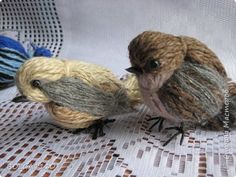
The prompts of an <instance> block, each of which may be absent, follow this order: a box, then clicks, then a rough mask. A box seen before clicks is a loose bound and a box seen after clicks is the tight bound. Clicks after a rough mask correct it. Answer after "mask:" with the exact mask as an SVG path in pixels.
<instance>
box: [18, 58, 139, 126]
mask: <svg viewBox="0 0 236 177" xmlns="http://www.w3.org/2000/svg"><path fill="white" fill-rule="evenodd" d="M129 78H130V81H131V82H129V81H128V79H125V80H124V81H120V80H119V79H118V78H117V77H115V76H114V74H113V73H112V72H111V71H109V70H108V69H106V68H104V67H101V66H98V65H94V64H91V63H87V62H83V61H73V60H60V59H56V58H50V59H49V58H45V57H36V58H33V59H31V60H29V61H27V62H25V63H24V64H23V65H22V66H21V68H20V69H19V70H18V72H17V76H16V84H17V87H18V90H19V91H20V92H21V94H22V95H24V96H26V97H27V98H28V99H29V100H31V101H34V102H41V103H44V104H45V107H46V109H47V110H48V112H49V113H50V114H51V116H52V117H53V118H54V119H55V121H56V122H57V123H58V124H60V125H61V126H62V127H65V128H73V129H78V128H87V127H89V126H91V125H92V124H93V123H94V122H95V121H96V120H100V119H103V118H108V116H111V115H116V114H122V113H127V112H130V111H132V110H133V107H134V106H136V105H137V104H139V103H140V102H139V101H138V100H140V99H138V98H140V94H139V92H138V87H137V81H136V78H135V76H130V77H129ZM35 81H36V82H39V83H40V85H39V86H38V87H35V86H34V84H32V83H33V82H35Z"/></svg>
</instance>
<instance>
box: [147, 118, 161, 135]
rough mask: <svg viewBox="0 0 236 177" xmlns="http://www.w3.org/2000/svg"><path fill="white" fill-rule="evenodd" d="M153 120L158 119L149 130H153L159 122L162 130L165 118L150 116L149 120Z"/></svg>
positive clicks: (159, 127) (159, 129)
mask: <svg viewBox="0 0 236 177" xmlns="http://www.w3.org/2000/svg"><path fill="white" fill-rule="evenodd" d="M152 120H157V121H156V122H155V123H153V124H152V126H151V127H150V128H149V129H148V130H149V131H151V130H152V128H153V127H155V126H156V125H157V124H159V125H158V131H159V132H160V131H161V130H162V128H163V122H164V120H165V119H164V118H163V117H152V118H149V119H148V120H147V121H152Z"/></svg>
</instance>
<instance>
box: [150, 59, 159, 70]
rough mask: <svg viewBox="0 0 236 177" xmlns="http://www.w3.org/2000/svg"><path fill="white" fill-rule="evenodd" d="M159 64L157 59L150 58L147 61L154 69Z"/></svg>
mask: <svg viewBox="0 0 236 177" xmlns="http://www.w3.org/2000/svg"><path fill="white" fill-rule="evenodd" d="M159 66H160V62H159V61H158V60H151V61H150V63H149V67H150V69H155V68H158V67H159Z"/></svg>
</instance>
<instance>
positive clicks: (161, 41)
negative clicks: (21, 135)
mask: <svg viewBox="0 0 236 177" xmlns="http://www.w3.org/2000/svg"><path fill="white" fill-rule="evenodd" d="M128 49H129V58H130V62H131V65H132V66H131V67H130V68H127V69H126V70H127V71H129V72H131V73H134V74H136V76H137V78H138V81H139V85H140V87H141V88H143V89H146V90H150V91H151V90H152V91H157V90H158V89H159V88H160V87H161V86H162V85H163V83H164V82H165V81H166V80H168V79H169V77H170V76H171V75H172V74H173V72H174V71H175V70H176V69H178V68H179V67H180V66H181V64H182V63H183V61H184V57H185V54H186V47H185V46H184V44H183V42H182V40H181V38H180V37H176V36H173V35H169V34H165V33H161V32H153V31H145V32H143V33H141V34H140V35H138V36H137V37H135V38H134V39H133V40H132V41H131V42H130V44H129V47H128Z"/></svg>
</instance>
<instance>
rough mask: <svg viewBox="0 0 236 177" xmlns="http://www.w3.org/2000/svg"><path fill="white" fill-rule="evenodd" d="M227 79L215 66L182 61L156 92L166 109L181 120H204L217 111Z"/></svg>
mask: <svg viewBox="0 0 236 177" xmlns="http://www.w3.org/2000/svg"><path fill="white" fill-rule="evenodd" d="M226 88H227V81H226V79H225V78H224V77H222V76H221V75H220V74H219V73H218V72H216V71H215V70H213V69H211V68H209V67H206V66H204V65H200V64H193V63H191V62H185V63H184V64H183V66H182V67H181V68H180V69H179V70H178V71H176V72H175V73H174V74H173V76H172V77H171V78H170V79H169V80H168V81H167V83H165V84H164V86H163V87H162V88H161V90H160V92H159V94H160V95H159V96H160V98H161V100H162V101H163V103H164V104H165V105H164V106H165V107H166V109H167V111H168V112H171V113H172V114H173V115H175V116H177V117H181V118H182V119H183V121H189V122H198V123H200V124H204V123H207V122H208V121H209V120H211V119H212V118H214V117H215V116H216V115H217V114H219V113H220V111H221V109H222V106H223V104H224V91H225V89H226Z"/></svg>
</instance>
